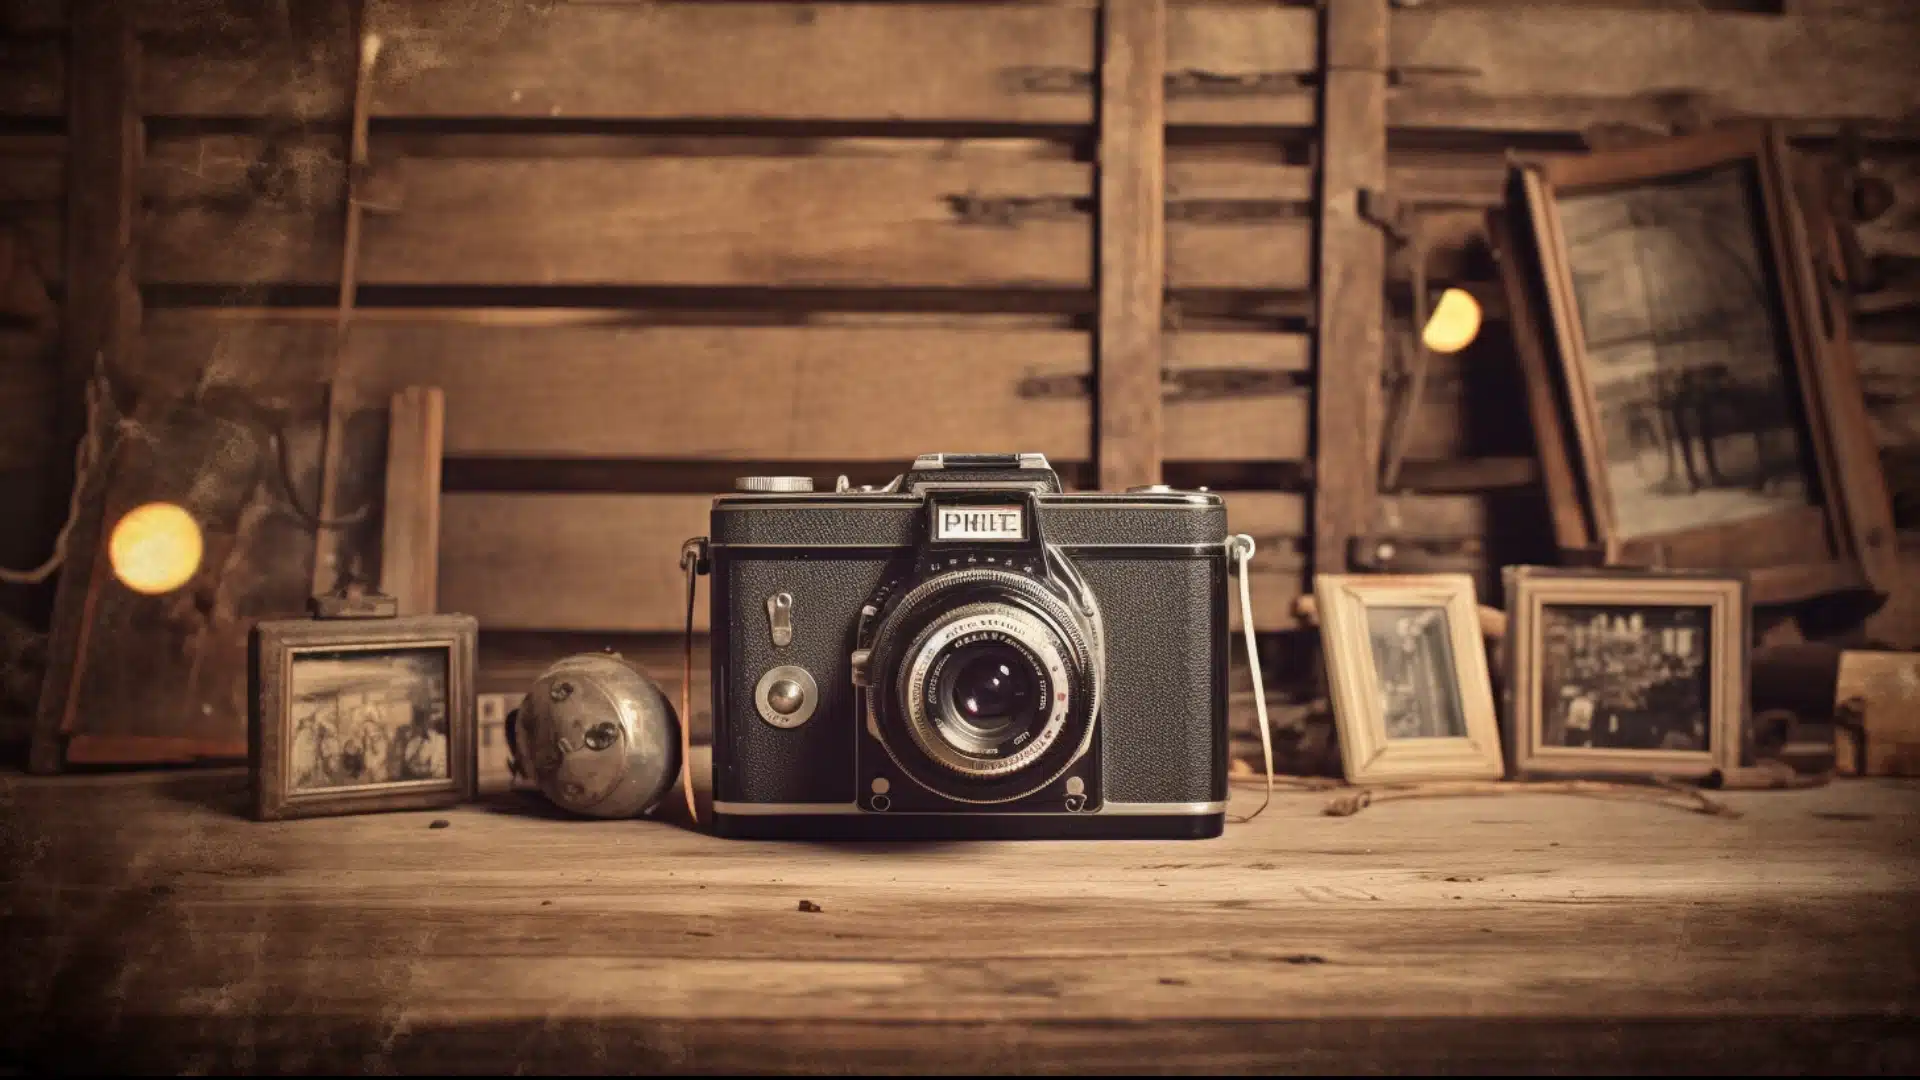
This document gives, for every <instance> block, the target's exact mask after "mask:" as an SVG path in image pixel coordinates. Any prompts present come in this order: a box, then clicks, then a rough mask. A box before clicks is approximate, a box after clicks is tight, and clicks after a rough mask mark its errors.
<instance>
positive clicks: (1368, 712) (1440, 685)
mask: <svg viewBox="0 0 1920 1080" xmlns="http://www.w3.org/2000/svg"><path fill="white" fill-rule="evenodd" d="M1313 592H1314V599H1315V602H1316V604H1317V606H1318V608H1319V612H1320V640H1321V652H1322V653H1324V654H1325V657H1326V665H1327V682H1328V684H1329V686H1330V687H1331V691H1332V697H1333V708H1334V720H1335V723H1336V725H1337V726H1338V728H1339V731H1340V759H1341V763H1342V765H1343V766H1344V768H1345V771H1346V776H1347V781H1348V782H1349V783H1353V784H1378V783H1392V782H1396V781H1420V780H1497V779H1499V778H1500V777H1501V775H1502V774H1503V773H1504V772H1505V763H1504V759H1503V756H1502V752H1501V745H1500V725H1499V720H1498V718H1497V716H1496V714H1495V711H1494V701H1493V682H1492V675H1491V673H1490V672H1489V670H1488V667H1487V652H1486V644H1485V642H1483V641H1482V640H1481V637H1480V622H1479V615H1478V607H1477V603H1476V600H1475V596H1474V587H1473V579H1472V578H1471V577H1468V576H1467V575H1465V574H1417V575H1409V574H1320V575H1317V576H1315V578H1314V581H1313ZM1421 646H1426V650H1425V652H1424V653H1421V650H1420V647H1421ZM1383 657H1385V658H1388V659H1390V660H1393V667H1394V668H1395V669H1396V670H1395V671H1393V672H1384V673H1383V671H1382V666H1383V664H1382V660H1381V658H1383ZM1408 658H1410V659H1408ZM1403 660H1405V662H1402V661H1403ZM1409 667H1411V668H1412V669H1413V671H1414V672H1417V673H1418V674H1419V675H1424V676H1426V677H1425V678H1419V677H1417V675H1416V674H1409V672H1408V668H1409ZM1388 680H1391V681H1390V682H1389V681H1388ZM1422 682H1424V683H1425V684H1426V685H1425V687H1424V691H1425V692H1424V693H1422V692H1418V691H1419V690H1420V689H1421V688H1420V687H1419V686H1418V684H1419V683H1422ZM1409 687H1412V688H1413V691H1414V692H1409ZM1422 727H1425V728H1427V729H1428V730H1427V731H1425V732H1423V733H1420V734H1410V732H1411V731H1417V730H1419V729H1420V728H1422Z"/></svg>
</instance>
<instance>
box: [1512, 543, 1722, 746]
mask: <svg viewBox="0 0 1920 1080" xmlns="http://www.w3.org/2000/svg"><path fill="white" fill-rule="evenodd" d="M1504 577H1505V580H1504V582H1503V585H1504V592H1505V594H1506V600H1507V618H1508V622H1507V647H1506V673H1505V674H1506V687H1505V690H1504V697H1505V698H1506V702H1505V705H1506V710H1505V711H1506V716H1505V723H1504V724H1503V725H1502V727H1503V731H1504V735H1505V742H1506V758H1507V770H1508V775H1509V776H1511V777H1515V778H1527V777H1541V776H1636V777H1648V776H1657V777H1672V778H1685V779H1698V778H1701V777H1704V776H1707V775H1709V774H1711V773H1713V772H1716V771H1724V770H1728V769H1733V768H1737V767H1739V766H1741V765H1744V764H1746V762H1747V760H1748V758H1749V757H1750V756H1751V753H1750V750H1749V748H1748V734H1747V732H1748V729H1749V725H1748V723H1747V719H1748V716H1749V715H1750V713H1751V712H1752V700H1751V696H1750V694H1749V688H1748V679H1747V672H1748V665H1749V661H1750V658H1751V656H1752V651H1753V649H1752V646H1753V633H1752V593H1751V582H1750V577H1749V575H1746V574H1740V573H1717V574H1708V573H1686V572H1680V571H1659V570H1638V569H1630V568H1620V569H1573V568H1556V567H1541V566H1510V567H1507V569H1506V571H1505V574H1504ZM1587 603H1608V604H1610V603H1617V604H1620V605H1622V606H1637V607H1642V608H1652V607H1710V608H1712V609H1713V631H1714V632H1713V634H1712V635H1711V639H1710V640H1711V645H1710V648H1711V650H1712V662H1713V663H1714V665H1715V666H1714V668H1713V669H1712V670H1711V671H1709V673H1708V678H1709V679H1710V680H1711V683H1712V687H1713V690H1712V696H1711V698H1710V699H1709V701H1708V707H1707V716H1708V724H1709V730H1710V731H1711V733H1712V738H1711V743H1710V745H1709V747H1708V749H1706V750H1698V751H1696V750H1594V749H1576V748H1567V747H1542V746H1540V745H1539V741H1540V730H1541V721H1542V716H1541V710H1540V709H1539V693H1538V689H1537V688H1538V685H1539V682H1540V631H1541V627H1540V623H1539V616H1540V611H1541V609H1542V608H1543V607H1545V606H1548V605H1551V604H1587Z"/></svg>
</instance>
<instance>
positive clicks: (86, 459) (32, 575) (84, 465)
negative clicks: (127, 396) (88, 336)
mask: <svg viewBox="0 0 1920 1080" xmlns="http://www.w3.org/2000/svg"><path fill="white" fill-rule="evenodd" d="M105 364H106V357H105V355H104V354H101V353H96V354H95V355H94V374H93V377H92V378H91V379H88V380H87V390H86V393H87V426H86V430H85V431H84V432H82V433H81V436H80V441H79V443H78V444H76V445H75V446H74V448H73V491H72V493H71V494H69V495H68V496H67V519H66V520H65V521H64V522H62V523H61V525H60V532H59V533H58V534H57V535H55V536H54V539H53V552H52V553H51V554H49V555H48V556H47V561H45V562H43V563H41V564H40V565H39V566H36V567H34V568H33V569H31V570H9V569H7V568H6V567H0V584H4V585H38V584H40V583H42V582H44V581H46V580H47V579H48V578H50V577H52V576H53V574H54V571H56V570H58V569H60V567H61V565H62V564H64V563H65V562H66V561H67V544H68V543H69V542H70V540H71V537H72V536H73V527H74V524H75V523H76V522H78V521H79V520H80V506H81V503H82V502H83V501H84V498H85V495H86V492H87V490H88V488H89V487H90V485H91V484H92V482H93V477H94V474H95V472H96V471H98V470H101V469H103V468H105V466H106V462H107V459H108V458H109V457H110V456H111V455H112V453H113V451H114V449H116V448H117V447H118V446H119V440H118V439H115V440H114V441H113V443H112V444H111V445H109V444H108V442H107V438H106V435H105V433H104V432H103V430H102V429H103V428H109V429H111V430H112V431H114V432H115V433H116V434H117V433H119V432H120V431H121V430H122V429H124V428H127V427H131V426H132V424H131V421H128V420H125V419H116V420H114V421H113V422H112V423H111V424H110V425H109V424H107V423H105V422H103V419H102V417H103V415H104V414H105V413H106V410H107V407H108V405H109V404H111V402H112V400H113V398H112V395H111V394H109V393H108V387H107V376H106V371H105Z"/></svg>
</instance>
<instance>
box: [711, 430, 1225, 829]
mask: <svg viewBox="0 0 1920 1080" xmlns="http://www.w3.org/2000/svg"><path fill="white" fill-rule="evenodd" d="M737 486H738V487H739V489H740V490H741V492H742V493H741V494H734V495H723V496H720V497H718V498H716V499H715V500H714V503H713V515H712V524H711V530H712V535H711V547H710V552H711V572H712V575H713V585H712V589H711V598H712V604H713V608H712V616H713V619H712V626H713V645H712V648H713V715H714V750H713V784H714V806H713V810H714V814H713V820H714V824H715V828H716V831H717V832H718V833H719V834H721V835H723V836H735V837H760V838H775V837H796V838H797V837H805V838H862V837H869V838H975V837H982V838H984V837H999V838H1011V839H1024V838H1034V839H1038V838H1083V839H1090V838H1100V837H1111V838H1131V837H1139V838H1200V837H1212V836H1218V835H1220V831H1221V828H1222V825H1223V822H1224V820H1225V817H1224V815H1225V808H1226V797H1227V775H1226V773H1227V756H1226V755H1227V737H1226V670H1227V646H1228V637H1227V633H1228V632H1227V609H1226V602H1227V595H1228V594H1227V591H1226V590H1227V587H1228V577H1229V565H1228V562H1229V550H1228V546H1227V545H1228V540H1227V515H1226V507H1225V505H1224V504H1223V503H1222V501H1221V499H1220V498H1219V496H1217V495H1211V494H1207V493H1205V492H1179V491H1174V490H1172V489H1170V488H1167V487H1164V486H1154V487H1150V488H1140V489H1135V490H1131V491H1128V492H1125V493H1102V494H1079V493H1076V494H1067V493H1064V492H1063V491H1062V488H1061V484H1060V478H1059V476H1058V475H1057V474H1055V472H1054V471H1053V469H1052V468H1050V467H1049V466H1048V464H1047V460H1046V458H1045V457H1043V456H1042V455H1040V454H1006V455H958V454H931V455H926V456H922V457H920V458H918V459H916V460H915V461H914V463H913V465H912V467H911V468H910V469H909V470H908V471H907V472H906V473H904V474H902V475H901V476H898V477H896V478H895V479H894V480H893V481H892V482H891V483H889V484H888V485H887V486H886V487H884V488H880V489H877V490H876V489H872V488H861V489H859V490H857V491H856V490H850V489H848V487H847V485H846V483H845V481H844V479H843V480H842V481H841V483H840V484H839V486H838V489H837V490H835V491H834V492H832V493H826V492H821V493H815V492H814V491H813V485H812V482H811V480H809V479H807V478H804V477H746V478H743V479H742V480H740V481H739V483H738V485H737Z"/></svg>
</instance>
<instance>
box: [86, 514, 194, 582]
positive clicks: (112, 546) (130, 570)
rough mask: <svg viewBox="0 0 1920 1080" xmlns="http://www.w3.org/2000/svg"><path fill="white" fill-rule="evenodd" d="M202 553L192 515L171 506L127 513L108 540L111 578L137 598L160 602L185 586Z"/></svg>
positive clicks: (115, 526)
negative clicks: (161, 597)
mask: <svg viewBox="0 0 1920 1080" xmlns="http://www.w3.org/2000/svg"><path fill="white" fill-rule="evenodd" d="M204 551H205V545H204V542H203V541H202V539H201V536H200V526H199V524H198V523H196V522H195V521H194V520H193V515H191V514H189V513H187V512H186V511H185V510H183V509H181V508H180V507H178V506H175V505H174V504H172V503H165V502H153V503H148V504H146V505H145V506H139V507H135V508H134V509H132V510H129V511H127V515H126V516H125V517H123V518H121V519H120V520H119V522H118V523H116V524H115V525H114V527H113V535H112V536H111V537H110V538H108V540H107V560H108V561H109V562H110V563H112V564H113V576H114V577H116V578H119V579H120V583H121V584H122V585H125V586H126V587H127V588H129V589H132V590H133V591H134V592H137V593H144V594H146V595H148V596H158V595H159V594H161V593H167V592H172V591H173V590H175V589H177V588H179V587H180V586H182V585H185V584H186V583H187V582H188V581H189V580H191V579H192V578H193V575H194V572H195V571H196V570H198V569H200V557H201V555H202V554H203V553H204Z"/></svg>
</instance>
